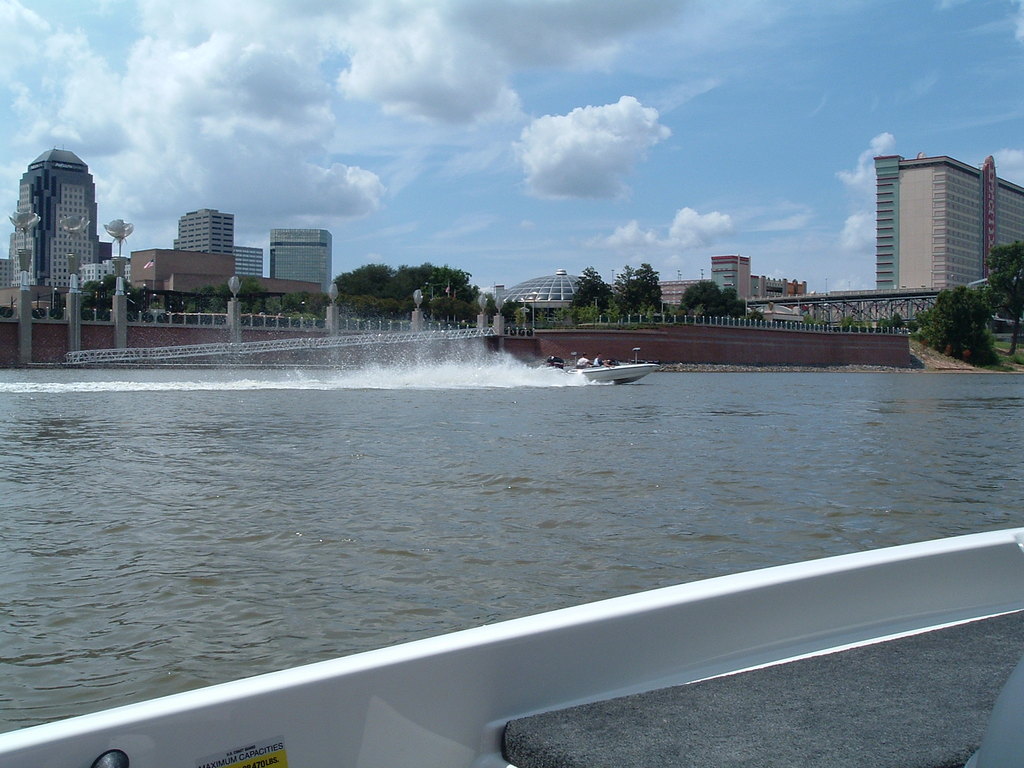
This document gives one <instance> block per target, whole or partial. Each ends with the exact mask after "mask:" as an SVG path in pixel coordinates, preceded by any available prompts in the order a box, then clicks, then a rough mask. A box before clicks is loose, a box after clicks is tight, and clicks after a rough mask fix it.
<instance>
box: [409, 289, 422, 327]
mask: <svg viewBox="0 0 1024 768" xmlns="http://www.w3.org/2000/svg"><path fill="white" fill-rule="evenodd" d="M412 301H413V303H414V304H415V305H416V308H415V309H414V310H413V311H412V326H411V328H410V330H411V331H412V332H413V333H419V332H420V331H422V330H423V310H422V309H420V304H422V303H423V291H421V290H420V289H419V288H417V289H416V290H415V291H413V292H412Z"/></svg>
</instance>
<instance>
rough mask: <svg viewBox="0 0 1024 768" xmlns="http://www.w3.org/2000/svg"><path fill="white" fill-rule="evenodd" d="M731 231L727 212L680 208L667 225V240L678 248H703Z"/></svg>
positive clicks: (731, 227)
mask: <svg viewBox="0 0 1024 768" xmlns="http://www.w3.org/2000/svg"><path fill="white" fill-rule="evenodd" d="M732 231H733V224H732V218H731V217H730V216H729V214H727V213H719V212H718V211H712V212H711V213H703V214H702V213H697V211H695V210H693V209H692V208H681V209H680V210H679V211H678V212H677V213H676V216H675V218H674V219H673V220H672V226H671V227H669V230H668V234H669V241H670V243H671V244H672V245H673V246H676V247H679V248H703V247H705V246H708V245H711V244H712V243H714V242H717V241H718V240H720V239H721V238H722V237H724V236H725V235H728V234H731V233H732Z"/></svg>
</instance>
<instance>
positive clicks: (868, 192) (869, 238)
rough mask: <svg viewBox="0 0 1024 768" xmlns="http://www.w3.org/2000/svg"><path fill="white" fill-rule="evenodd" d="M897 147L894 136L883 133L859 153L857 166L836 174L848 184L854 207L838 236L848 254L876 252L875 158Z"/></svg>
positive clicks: (889, 153)
mask: <svg viewBox="0 0 1024 768" xmlns="http://www.w3.org/2000/svg"><path fill="white" fill-rule="evenodd" d="M895 148H896V139H895V137H894V136H893V135H892V134H891V133H880V134H878V135H877V136H875V137H874V138H873V139H872V140H871V142H870V144H869V145H868V148H867V149H865V150H864V151H863V152H861V153H860V156H859V157H858V158H857V167H856V168H854V169H853V170H852V171H839V172H838V173H836V177H837V178H838V179H839V180H840V181H842V182H843V184H844V185H845V186H846V189H847V191H848V192H849V194H850V198H851V201H852V206H853V209H854V210H853V212H852V213H851V214H850V215H849V216H848V217H847V218H846V221H845V222H844V223H843V230H842V232H841V233H840V235H839V245H840V248H841V249H842V250H843V251H846V252H847V253H850V254H856V255H860V256H867V255H869V254H873V253H874V247H875V158H876V157H878V156H880V155H891V154H893V152H894V151H895Z"/></svg>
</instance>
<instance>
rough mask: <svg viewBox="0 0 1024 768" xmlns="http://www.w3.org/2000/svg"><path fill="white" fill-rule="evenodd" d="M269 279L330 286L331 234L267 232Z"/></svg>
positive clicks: (283, 230)
mask: <svg viewBox="0 0 1024 768" xmlns="http://www.w3.org/2000/svg"><path fill="white" fill-rule="evenodd" d="M270 276H271V277H276V278H280V279H284V280H305V281H307V282H311V283H319V284H320V286H321V288H322V289H323V290H325V291H326V290H327V289H328V287H329V285H330V282H331V233H330V232H328V231H327V230H326V229H272V230H270Z"/></svg>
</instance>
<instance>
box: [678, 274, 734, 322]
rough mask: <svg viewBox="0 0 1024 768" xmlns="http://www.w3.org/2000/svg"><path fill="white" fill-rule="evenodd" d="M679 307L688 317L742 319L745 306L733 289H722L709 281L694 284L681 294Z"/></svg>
mask: <svg viewBox="0 0 1024 768" xmlns="http://www.w3.org/2000/svg"><path fill="white" fill-rule="evenodd" d="M679 307H680V309H682V310H683V311H684V312H686V313H687V314H689V315H695V316H704V317H743V315H744V313H745V312H746V305H745V304H744V303H743V300H742V299H741V298H740V297H739V296H737V295H736V289H735V288H726V289H724V290H723V289H722V288H720V287H719V286H718V283H715V282H713V281H711V280H701V281H700V282H699V283H694V284H693V285H691V286H689V287H688V288H687V289H686V290H685V291H684V292H683V298H682V300H681V301H680V302H679Z"/></svg>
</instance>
